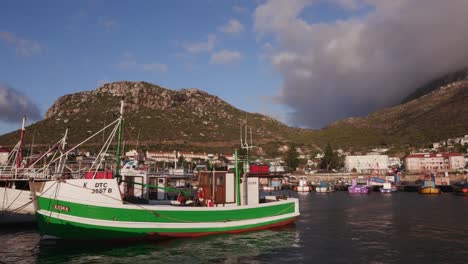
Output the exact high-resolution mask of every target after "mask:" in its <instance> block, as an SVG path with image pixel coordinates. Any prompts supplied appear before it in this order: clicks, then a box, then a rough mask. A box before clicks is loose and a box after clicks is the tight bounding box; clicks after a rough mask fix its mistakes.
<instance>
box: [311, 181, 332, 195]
mask: <svg viewBox="0 0 468 264" xmlns="http://www.w3.org/2000/svg"><path fill="white" fill-rule="evenodd" d="M315 191H316V192H318V193H329V192H334V191H335V188H334V187H333V186H332V185H331V184H330V183H328V182H322V181H321V182H320V183H319V185H317V186H316V187H315Z"/></svg>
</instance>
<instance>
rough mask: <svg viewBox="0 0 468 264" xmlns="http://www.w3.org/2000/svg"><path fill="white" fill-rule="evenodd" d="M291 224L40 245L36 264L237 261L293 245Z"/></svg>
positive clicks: (293, 230)
mask: <svg viewBox="0 0 468 264" xmlns="http://www.w3.org/2000/svg"><path fill="white" fill-rule="evenodd" d="M295 240H296V229H295V228H294V226H290V227H286V228H281V229H274V230H266V231H261V232H251V233H245V234H238V235H216V236H209V237H202V238H196V239H171V240H165V241H159V242H146V243H143V242H140V243H135V244H133V245H129V244H119V245H115V244H108V245H102V244H101V245H95V244H92V245H87V246H84V244H83V243H80V244H69V243H63V242H62V243H47V244H41V246H40V249H39V251H40V252H39V255H38V263H58V262H66V263H90V262H99V263H130V262H134V263H143V262H148V261H155V260H160V261H162V260H164V261H167V262H168V263H207V262H208V263H238V262H240V261H242V260H243V259H251V258H252V257H256V256H260V255H262V254H265V255H269V254H275V252H276V251H284V250H287V248H288V247H291V246H292V245H294V243H295Z"/></svg>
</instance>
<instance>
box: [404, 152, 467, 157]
mask: <svg viewBox="0 0 468 264" xmlns="http://www.w3.org/2000/svg"><path fill="white" fill-rule="evenodd" d="M456 156H461V157H463V154H461V153H456V152H445V153H414V154H411V155H409V156H408V157H406V158H449V157H456Z"/></svg>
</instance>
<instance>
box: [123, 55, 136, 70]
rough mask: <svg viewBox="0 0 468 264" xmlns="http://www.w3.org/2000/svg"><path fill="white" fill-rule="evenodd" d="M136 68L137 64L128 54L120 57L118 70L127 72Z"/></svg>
mask: <svg viewBox="0 0 468 264" xmlns="http://www.w3.org/2000/svg"><path fill="white" fill-rule="evenodd" d="M136 66H137V62H136V59H135V57H134V56H133V54H132V53H130V52H125V53H124V55H123V56H122V60H121V61H120V62H119V68H121V69H122V70H128V69H132V68H135V67H136Z"/></svg>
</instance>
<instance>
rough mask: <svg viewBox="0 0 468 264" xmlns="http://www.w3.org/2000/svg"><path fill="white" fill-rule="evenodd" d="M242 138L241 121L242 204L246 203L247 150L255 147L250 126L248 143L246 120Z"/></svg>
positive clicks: (248, 165)
mask: <svg viewBox="0 0 468 264" xmlns="http://www.w3.org/2000/svg"><path fill="white" fill-rule="evenodd" d="M244 130H245V132H244V140H243V139H242V123H241V126H240V132H241V136H240V139H241V149H245V150H246V160H245V162H244V175H243V177H242V186H243V189H244V193H243V195H242V200H243V201H244V202H243V204H247V174H248V173H249V172H250V162H249V150H250V149H253V148H256V146H254V145H253V140H252V128H250V145H249V140H248V128H247V121H245V128H244Z"/></svg>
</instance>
